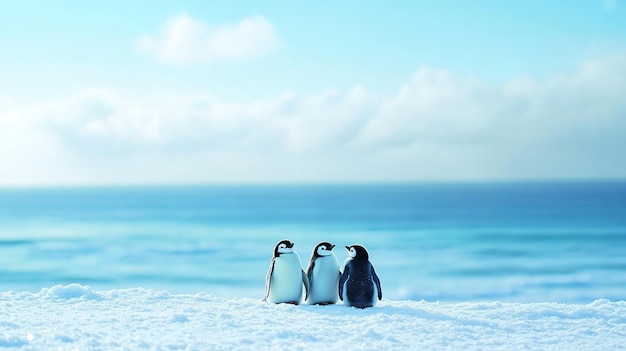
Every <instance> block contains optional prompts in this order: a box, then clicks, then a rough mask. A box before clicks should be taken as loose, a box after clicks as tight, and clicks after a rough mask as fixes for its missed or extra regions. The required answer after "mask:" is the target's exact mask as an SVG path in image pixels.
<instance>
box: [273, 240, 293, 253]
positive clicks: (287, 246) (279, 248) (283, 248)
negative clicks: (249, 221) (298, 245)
mask: <svg viewBox="0 0 626 351" xmlns="http://www.w3.org/2000/svg"><path fill="white" fill-rule="evenodd" d="M292 252H293V243H292V242H291V241H289V240H281V241H279V242H278V244H276V247H274V257H278V255H280V254H284V253H292Z"/></svg>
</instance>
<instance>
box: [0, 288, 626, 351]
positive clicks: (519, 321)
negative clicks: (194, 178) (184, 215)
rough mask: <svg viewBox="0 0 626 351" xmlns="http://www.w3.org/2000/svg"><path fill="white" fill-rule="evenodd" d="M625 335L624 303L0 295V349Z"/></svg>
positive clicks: (448, 344) (608, 341)
mask: <svg viewBox="0 0 626 351" xmlns="http://www.w3.org/2000/svg"><path fill="white" fill-rule="evenodd" d="M625 340H626V302H624V301H608V300H596V301H594V302H593V303H590V304H559V303H502V302H496V301H491V302H464V303H439V302H429V301H391V300H386V299H383V300H382V301H380V302H379V304H378V305H377V306H376V307H372V308H368V309H362V310H361V309H356V308H351V307H346V306H343V305H331V306H310V305H299V306H294V305H284V304H281V305H275V304H269V303H266V302H263V301H262V300H261V298H259V299H252V298H240V297H237V298H234V297H232V298H224V297H216V296H213V295H211V294H208V293H200V294H193V295H191V294H170V293H168V292H166V291H156V290H148V289H143V288H132V289H122V290H106V291H94V290H93V289H91V288H90V287H87V286H82V285H77V284H71V285H66V286H61V285H58V286H54V287H51V288H46V289H43V290H41V291H40V292H38V293H31V292H15V291H9V292H1V293H0V350H2V349H6V350H44V349H45V350H53V349H54V350H60V351H61V350H122V349H126V350H237V349H240V350H333V349H346V350H347V349H360V350H381V349H384V350H409V349H412V350H416V349H422V350H444V349H445V350H511V349H517V350H519V349H531V350H619V349H622V350H624V349H626V344H625V342H624V341H625Z"/></svg>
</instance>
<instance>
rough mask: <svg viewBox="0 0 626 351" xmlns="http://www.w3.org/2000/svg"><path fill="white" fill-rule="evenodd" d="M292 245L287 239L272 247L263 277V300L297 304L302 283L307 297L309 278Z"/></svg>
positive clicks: (300, 298) (300, 299) (300, 296)
mask: <svg viewBox="0 0 626 351" xmlns="http://www.w3.org/2000/svg"><path fill="white" fill-rule="evenodd" d="M293 245H294V244H293V243H292V242H291V241H289V240H282V241H280V242H279V243H278V244H276V246H275V247H274V256H273V257H272V261H271V263H270V268H269V270H268V271H267V277H266V279H265V299H264V300H265V301H269V302H272V303H292V304H295V305H297V304H299V303H300V302H302V285H304V289H305V298H308V296H309V279H308V278H307V277H306V274H304V271H303V270H302V262H301V261H300V256H298V254H297V253H296V252H295V251H293Z"/></svg>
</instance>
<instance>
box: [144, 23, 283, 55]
mask: <svg viewBox="0 0 626 351" xmlns="http://www.w3.org/2000/svg"><path fill="white" fill-rule="evenodd" d="M279 44H280V39H279V37H278V34H277V33H276V31H275V30H274V28H273V26H272V25H271V23H269V22H268V21H267V20H266V19H265V18H263V17H261V16H255V17H249V18H245V19H243V20H241V21H240V22H238V23H235V24H222V25H217V26H210V25H208V24H205V23H202V22H199V21H197V20H195V19H193V18H191V17H190V16H188V15H185V14H181V15H178V16H175V17H173V18H171V19H169V20H168V21H167V23H166V24H165V25H164V27H163V28H162V29H161V32H160V33H159V34H157V35H156V36H144V37H141V38H139V40H138V41H137V48H138V49H139V50H140V51H144V52H147V53H149V54H151V55H154V57H155V58H156V59H157V60H159V61H161V62H164V63H168V64H182V65H184V64H191V63H199V62H213V61H229V60H245V59H251V58H256V57H260V56H263V55H266V54H268V53H270V52H271V51H273V50H275V49H276V48H277V47H278V46H279Z"/></svg>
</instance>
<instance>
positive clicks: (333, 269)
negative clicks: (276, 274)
mask: <svg viewBox="0 0 626 351" xmlns="http://www.w3.org/2000/svg"><path fill="white" fill-rule="evenodd" d="M334 247H335V245H333V244H331V243H329V242H327V241H322V242H321V243H318V244H317V245H315V248H314V249H313V252H312V253H311V260H309V265H308V267H307V269H306V275H307V277H308V278H309V298H308V299H307V300H306V302H307V303H308V304H310V305H331V304H334V303H337V300H338V299H339V295H338V291H337V285H338V284H339V276H340V275H341V273H340V272H339V261H337V256H335V254H334V253H333V248H334Z"/></svg>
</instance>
